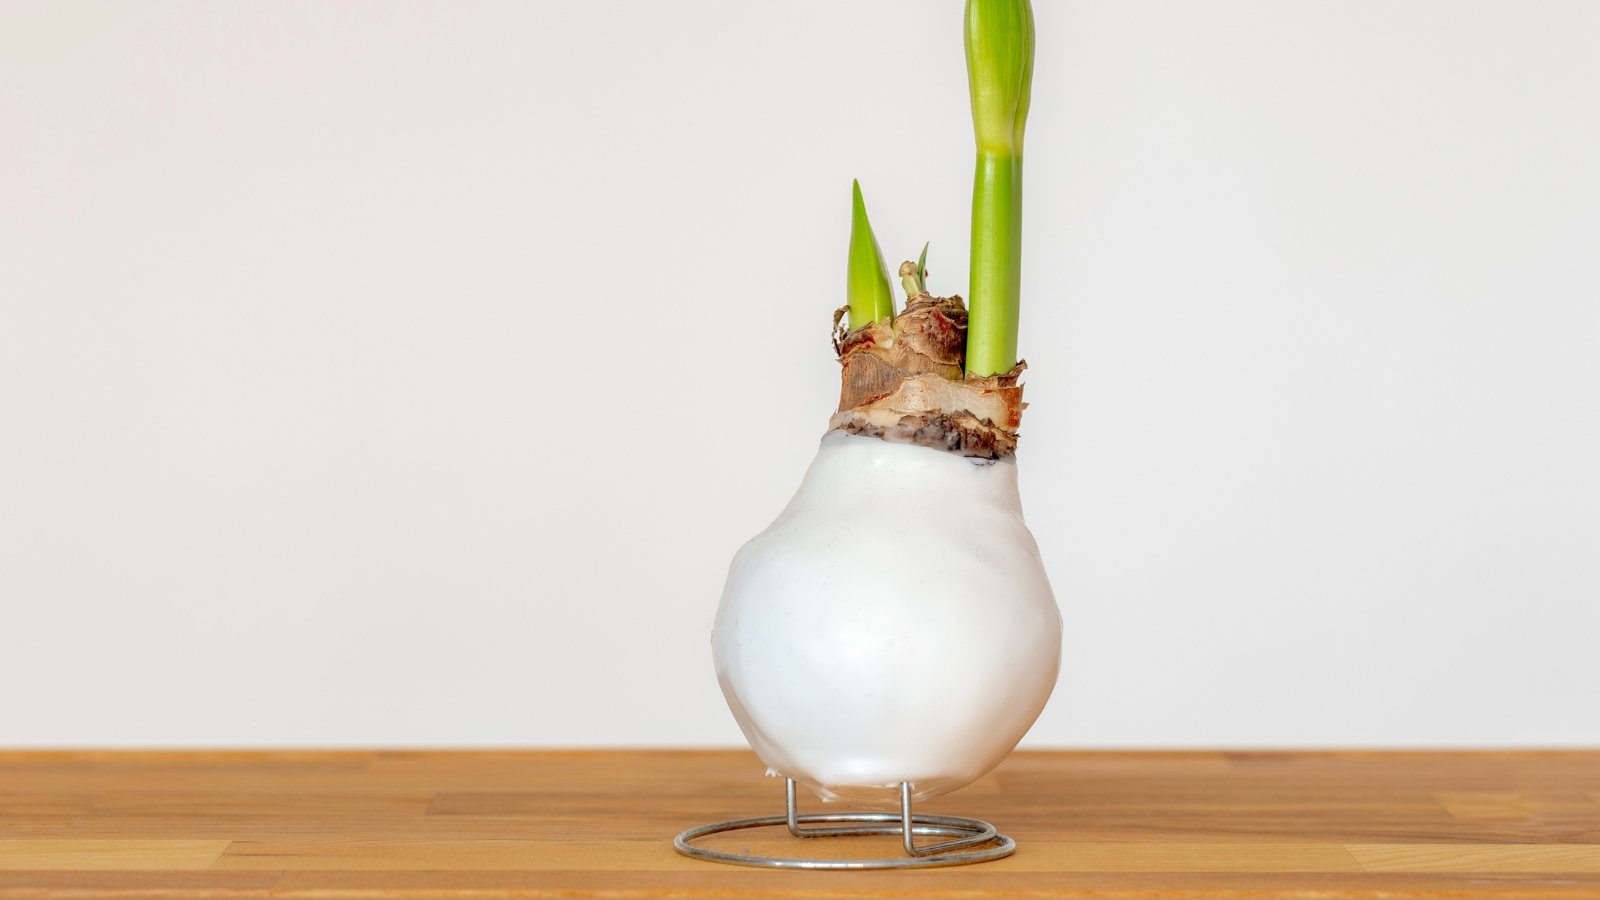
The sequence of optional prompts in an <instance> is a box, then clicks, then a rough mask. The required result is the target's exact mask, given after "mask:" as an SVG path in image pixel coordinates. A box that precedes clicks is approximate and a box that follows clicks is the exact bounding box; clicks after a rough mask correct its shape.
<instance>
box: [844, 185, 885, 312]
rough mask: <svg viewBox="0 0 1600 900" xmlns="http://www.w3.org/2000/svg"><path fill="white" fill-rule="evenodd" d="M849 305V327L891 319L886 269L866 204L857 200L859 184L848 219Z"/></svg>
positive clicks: (856, 186) (855, 190) (859, 199)
mask: <svg viewBox="0 0 1600 900" xmlns="http://www.w3.org/2000/svg"><path fill="white" fill-rule="evenodd" d="M846 290H847V296H848V298H849V301H850V327H851V328H860V327H861V326H863V325H865V324H867V323H868V322H881V321H883V320H885V319H892V318H894V294H893V293H892V292H891V291H890V288H889V269H888V267H887V266H885V265H884V264H883V251H882V250H879V249H878V239H877V238H875V237H873V236H872V224H871V223H870V222H868V221H867V204H866V201H864V200H862V199H861V182H859V181H857V182H855V189H854V209H853V212H852V215H851V219H850V267H849V279H848V284H847V286H846Z"/></svg>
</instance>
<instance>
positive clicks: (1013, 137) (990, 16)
mask: <svg viewBox="0 0 1600 900" xmlns="http://www.w3.org/2000/svg"><path fill="white" fill-rule="evenodd" d="M966 47H967V84H968V87H969V88H970V89H971V91H972V124H973V128H974V130H975V132H976V136H977V139H978V151H979V152H980V153H1016V154H1020V153H1021V152H1022V131H1023V127H1024V126H1025V125H1026V123H1027V119H1028V100H1029V96H1030V94H1032V92H1033V6H1032V5H1031V4H1030V3H1029V2H1028V0H967V21H966Z"/></svg>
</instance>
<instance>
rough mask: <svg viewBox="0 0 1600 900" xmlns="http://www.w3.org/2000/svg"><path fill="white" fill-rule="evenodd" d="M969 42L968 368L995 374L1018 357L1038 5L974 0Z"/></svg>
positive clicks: (1016, 0) (970, 10)
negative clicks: (1025, 164)
mask: <svg viewBox="0 0 1600 900" xmlns="http://www.w3.org/2000/svg"><path fill="white" fill-rule="evenodd" d="M966 49H967V82H968V87H969V88H970V89H971V92H972V126H973V133H974V136H975V137H976V138H977V145H978V166H977V173H976V175H975V176H974V178H973V183H972V270H971V271H972V282H971V285H970V286H969V290H968V292H967V294H968V296H967V302H968V304H969V305H970V306H971V311H972V312H971V320H970V323H969V325H968V328H967V373H968V374H971V375H994V374H997V373H1004V372H1009V371H1011V370H1012V369H1013V368H1014V367H1015V366H1016V364H1017V325H1018V323H1019V321H1020V317H1019V313H1020V311H1021V300H1022V135H1023V131H1024V129H1025V127H1026V125H1027V121H1028V104H1029V100H1030V94H1031V93H1032V87H1033V7H1032V6H1031V5H1030V4H1029V2H1028V0H967V21H966Z"/></svg>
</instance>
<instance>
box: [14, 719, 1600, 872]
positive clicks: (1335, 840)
mask: <svg viewBox="0 0 1600 900" xmlns="http://www.w3.org/2000/svg"><path fill="white" fill-rule="evenodd" d="M782 807H783V798H782V783H781V782H780V781H777V780H775V779H768V778H763V777H762V766H761V764H760V763H759V762H757V761H756V759H755V757H754V756H752V755H751V754H749V753H747V752H722V751H718V752H698V751H696V752H685V751H671V752H600V751H582V752H580V751H561V752H548V751H535V752H442V753H437V752H204V753H149V752H137V753H123V752H84V753H58V752H12V753H0V897H4V898H11V897H40V896H62V897H87V896H118V895H122V896H141V897H177V898H198V897H213V896H215V897H229V898H242V897H304V898H313V897H329V898H332V897H339V898H354V897H365V896H381V897H409V898H422V897H502V896H508V897H573V896H578V897H583V896H605V897H647V896H661V895H667V894H670V895H672V896H678V897H702V896H707V897H709V896H718V897H821V896H863V897H882V896H913V897H941V896H950V897H967V898H973V897H990V896H1005V895H1024V896H1033V897H1082V896H1093V897H1161V896H1182V897H1236V896H1247V897H1256V896H1270V897H1456V896H1504V897H1510V896H1518V897H1522V896H1548V897H1584V898H1597V897H1600V753H1587V752H1551V753H1436V752H1425V753H1423V752H1419V753H1054V752H1052V753H1017V754H1013V756H1012V757H1011V758H1010V759H1009V760H1008V761H1007V762H1006V763H1005V764H1004V765H1002V766H1001V767H1000V769H999V770H997V771H996V772H995V773H994V774H993V775H990V776H989V777H988V778H985V779H984V780H982V781H980V782H979V783H977V784H975V785H972V786H971V787H969V788H967V789H965V790H962V791H959V792H957V793H956V794H953V795H950V796H947V797H942V798H939V799H937V800H934V801H931V802H929V803H927V804H923V805H922V806H920V807H919V809H925V810H926V811H929V812H944V813H947V814H955V815H971V816H977V817H980V818H984V819H988V820H990V821H992V822H994V823H995V824H996V825H997V826H999V828H1000V829H1001V831H1003V832H1005V833H1008V834H1010V835H1012V836H1013V837H1015V838H1016V839H1017V841H1018V843H1019V849H1018V850H1017V853H1016V854H1015V855H1014V856H1012V857H1011V858H1009V859H1005V860H1000V861H998V862H992V863H985V864H982V865H976V866H961V867H954V868H947V869H934V870H924V871H909V872H799V871H767V870H760V869H748V868H741V867H734V866H725V865H718V864H715V863H707V862H700V861H696V860H691V859H687V858H684V857H681V856H679V855H677V854H676V853H674V852H673V850H672V846H671V840H672V837H673V835H674V834H675V833H677V832H678V831H679V830H681V829H684V828H687V827H689V826H692V825H698V824H701V823H705V822H709V821H713V820H717V819H725V818H739V817H747V816H756V815H771V814H777V813H780V812H782ZM802 808H803V809H804V810H805V811H815V810H816V809H817V808H818V804H817V803H816V802H815V801H814V800H810V799H809V798H807V799H805V800H802ZM801 843H802V842H800V841H796V840H794V839H792V838H789V837H788V836H787V835H786V834H785V833H783V830H782V829H771V830H768V831H766V832H744V833H742V834H738V835H729V836H727V837H725V838H723V839H721V844H720V846H738V847H750V848H754V849H757V850H758V852H768V853H784V852H793V851H794V850H795V849H796V848H797V846H798V845H800V844H801ZM803 843H804V844H805V845H806V846H804V847H803V850H805V851H807V852H811V853H813V854H814V853H815V852H816V847H815V842H814V841H808V842H803ZM841 845H842V846H841ZM896 848H897V844H896V842H895V840H894V839H892V838H882V839H879V838H848V839H835V840H834V841H833V842H832V847H831V848H830V855H846V854H848V853H850V852H857V853H873V852H890V853H892V852H895V851H896Z"/></svg>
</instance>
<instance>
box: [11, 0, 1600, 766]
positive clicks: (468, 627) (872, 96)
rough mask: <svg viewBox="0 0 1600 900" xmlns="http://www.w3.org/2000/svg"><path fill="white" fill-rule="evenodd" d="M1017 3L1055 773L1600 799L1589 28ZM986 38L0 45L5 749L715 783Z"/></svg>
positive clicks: (1599, 106)
mask: <svg viewBox="0 0 1600 900" xmlns="http://www.w3.org/2000/svg"><path fill="white" fill-rule="evenodd" d="M1036 5H1037V20H1038V43H1039V57H1038V68H1037V75H1036V80H1035V85H1034V92H1035V100H1034V105H1033V115H1032V119H1031V124H1030V128H1029V132H1028V160H1029V162H1028V167H1029V168H1028V172H1029V183H1028V218H1027V221H1028V225H1027V241H1028V243H1027V250H1026V264H1025V266H1026V284H1027V297H1026V305H1025V315H1024V323H1023V325H1024V334H1023V350H1024V353H1025V355H1026V356H1027V357H1028V359H1029V361H1030V362H1031V364H1032V369H1031V371H1030V374H1029V385H1030V386H1029V398H1030V400H1032V401H1033V408H1032V410H1031V411H1030V413H1029V416H1028V421H1027V424H1026V429H1025V439H1024V448H1023V466H1024V476H1023V477H1024V492H1025V498H1026V501H1027V503H1028V512H1029V517H1030V520H1031V522H1032V524H1033V527H1034V529H1035V531H1036V533H1037V535H1038V538H1039V542H1040V544H1041V546H1042V548H1043V552H1044V554H1045V557H1046V562H1047V564H1048V565H1049V567H1050V569H1051V571H1052V573H1053V576H1054V580H1055V583H1056V588H1057V593H1058V596H1059V598H1060V601H1061V605H1062V610H1063V613H1064V615H1065V619H1066V654H1065V666H1064V671H1063V674H1062V680H1061V684H1060V687H1059V688H1058V690H1057V692H1056V696H1055V699H1054V700H1053V701H1052V704H1051V706H1050V707H1049V709H1048V710H1047V711H1046V712H1045V714H1044V717H1043V718H1042V719H1041V721H1040V722H1039V724H1038V725H1037V727H1036V728H1035V729H1034V731H1033V733H1032V735H1031V736H1030V738H1029V743H1031V744H1032V745H1035V746H1042V745H1111V746H1129V745H1159V746H1195V745H1259V746H1265V745H1416V744H1423V745H1510V744H1553V745H1563V744H1564V745H1571V744H1596V743H1600V712H1597V710H1600V702H1597V700H1596V695H1597V687H1600V166H1597V165H1596V160H1600V117H1597V113H1596V110H1600V53H1596V52H1595V47H1596V45H1595V35H1596V34H1597V33H1600V5H1596V4H1593V3H1589V2H1581V0H1580V2H1565V3H1563V2H1543V3H1538V4H1523V3H1513V2H1502V3H1481V2H1477V3H1462V2H1455V0H1427V2H1423V0H1412V2H1400V3H1347V2H1326V3H1307V2H1293V3H1285V2H1276V0H1261V2H1226V3H1206V4H1198V3H1178V2H1172V3H1148V2H1122V0H1119V2H1110V0H1107V2H1097V3H1078V2H1058V0H1038V2H1037V4H1036ZM960 6H961V3H960V2H959V0H941V2H938V3H933V2H927V0H898V2H889V0H873V2H860V0H809V2H805V3H782V4H779V3H751V2H747V0H715V2H713V0H697V2H692V3H690V2H684V3H661V2H654V0H637V2H594V3H554V2H543V3H477V4H470V5H469V4H447V3H423V4H419V3H405V4H402V3H393V2H381V3H380V2H372V3H352V2H344V3H323V2H285V3H255V4H219V3H204V2H197V3H177V2H145V3H138V4H101V3H94V4H90V3H78V2H54V0H51V2H37V3H36V2H16V0H12V2H8V3H5V4H4V5H3V6H0V744H5V745H351V744H383V745H468V744H486V745H589V744H593V745H614V744H641V745H673V744H725V743H726V744H732V743H736V742H738V741H739V735H738V731H737V729H736V728H735V727H734V724H733V721H732V718H731V717H730V716H729V715H728V713H727V711H726V709H725V708H724V706H723V704H722V699H721V697H720V696H719V694H718V692H717V687H716V684H715V681H714V679H713V677H712V673H711V668H710V658H709V651H708V647H707V634H708V629H709V624H710V621H711V616H712V612H713V609H714V607H715V604H716V601H717V595H718V592H719V589H720V585H721V579H722V576H723V573H724V567H725V565H726V563H727V560H728V559H729V557H730V556H731V555H732V553H733V551H734V549H735V548H736V547H737V546H738V545H739V544H740V543H741V542H742V541H743V540H744V539H745V538H747V537H748V536H750V535H752V534H754V533H755V532H756V531H758V530H760V529H761V528H762V527H764V526H765V525H766V523H767V522H768V521H769V520H770V519H771V517H772V516H774V515H775V514H776V513H777V511H778V510H779V509H780V508H781V506H782V504H783V503H784V502H785V500H786V499H787V497H788V495H789V493H790V492H791V491H792V490H793V489H794V487H795V485H796V484H797V483H798V481H799V478H800V475H801V472H802V471H803V469H804V467H805V465H806V463H807V461H808V459H809V458H810V456H811V453H812V452H813V448H814V443H815V440H816V438H817V437H818V435H819V433H820V431H821V429H822V428H823V426H824V422H825V420H826V417H827V415H828V413H829V412H830V410H831V404H832V402H833V400H834V398H835V392H836V389H837V383H836V366H835V364H834V362H833V360H832V359H831V357H830V355H829V352H828V346H827V326H828V319H829V315H830V313H831V311H832V309H833V308H834V306H835V305H837V304H838V303H839V302H841V294H842V282H843V262H844V247H845V239H846V235H847V230H848V200H849V184H850V179H851V177H853V176H859V177H860V178H861V179H862V183H863V184H864V185H865V188H866V192H867V198H868V202H869V205H870V208H871V211H872V214H873V217H874V221H875V223H876V225H877V229H878V233H879V236H880V238H881V239H882V241H883V244H884V246H885V251H886V253H888V254H889V255H890V256H892V257H893V258H894V259H896V260H898V259H900V258H903V257H905V256H908V255H911V254H913V253H914V252H915V251H916V250H917V249H918V248H920V247H921V245H922V242H923V241H925V240H931V241H932V251H931V254H930V269H931V270H932V273H933V286H934V287H935V288H936V289H939V290H942V291H947V292H949V291H957V292H962V293H964V292H965V283H966V249H965V248H966V216H967V203H968V191H969V189H970V171H971V170H970V167H971V158H970V154H971V150H970V136H969V130H968V123H967V110H966V102H967V100H966V94H965V74H964V69H963V60H962V55H961V44H960V32H959V20H960ZM718 373H726V374H730V375H735V376H737V378H735V379H734V380H728V381H720V382H719V381H718V380H717V379H716V377H715V376H716V375H717V374H718Z"/></svg>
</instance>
